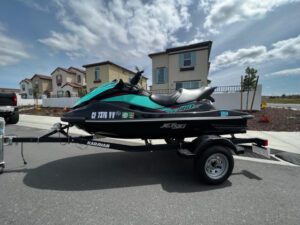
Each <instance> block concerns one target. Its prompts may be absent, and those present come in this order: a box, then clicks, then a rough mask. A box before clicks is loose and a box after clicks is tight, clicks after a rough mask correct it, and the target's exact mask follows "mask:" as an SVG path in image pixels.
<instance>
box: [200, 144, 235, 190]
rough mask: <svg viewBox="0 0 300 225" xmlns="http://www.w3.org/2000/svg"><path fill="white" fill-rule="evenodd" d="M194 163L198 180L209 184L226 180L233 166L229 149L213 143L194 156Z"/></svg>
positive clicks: (216, 183)
mask: <svg viewBox="0 0 300 225" xmlns="http://www.w3.org/2000/svg"><path fill="white" fill-rule="evenodd" d="M194 163H195V164H194V168H195V172H196V174H197V176H198V178H199V179H200V181H202V182H204V183H206V184H211V185H218V184H222V183H223V182H224V181H226V180H227V179H228V177H229V176H230V175H231V173H232V170H233V167H234V159H233V156H232V153H231V149H229V148H228V147H224V146H221V145H213V146H210V147H209V148H207V149H206V150H204V151H202V152H201V153H200V154H198V155H197V156H196V158H195V161H194Z"/></svg>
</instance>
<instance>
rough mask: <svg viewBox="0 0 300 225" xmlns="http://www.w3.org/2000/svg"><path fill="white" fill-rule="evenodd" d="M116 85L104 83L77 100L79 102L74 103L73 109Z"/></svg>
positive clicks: (114, 83)
mask: <svg viewBox="0 0 300 225" xmlns="http://www.w3.org/2000/svg"><path fill="white" fill-rule="evenodd" d="M116 85H117V83H116V82H108V83H105V84H103V85H101V86H99V87H97V88H96V89H95V90H93V91H92V92H90V93H88V94H86V95H85V96H83V97H82V98H81V99H79V100H78V101H77V102H76V103H75V105H74V106H73V107H75V106H78V105H80V104H81V103H83V102H86V101H89V100H91V99H92V98H94V97H95V96H97V95H98V94H100V93H102V92H104V91H107V90H109V89H112V88H114V87H115V86H116Z"/></svg>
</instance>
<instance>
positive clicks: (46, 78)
mask: <svg viewBox="0 0 300 225" xmlns="http://www.w3.org/2000/svg"><path fill="white" fill-rule="evenodd" d="M34 77H39V78H40V79H43V80H52V78H51V77H50V76H47V75H42V74H34V75H33V76H32V78H31V80H32V79H33V78H34Z"/></svg>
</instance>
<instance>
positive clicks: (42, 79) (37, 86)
mask: <svg viewBox="0 0 300 225" xmlns="http://www.w3.org/2000/svg"><path fill="white" fill-rule="evenodd" d="M31 83H32V92H33V95H34V94H35V93H36V95H37V97H38V98H41V97H42V95H46V96H48V97H49V96H50V93H51V91H52V78H51V77H50V76H46V75H41V74H34V75H33V76H32V78H31Z"/></svg>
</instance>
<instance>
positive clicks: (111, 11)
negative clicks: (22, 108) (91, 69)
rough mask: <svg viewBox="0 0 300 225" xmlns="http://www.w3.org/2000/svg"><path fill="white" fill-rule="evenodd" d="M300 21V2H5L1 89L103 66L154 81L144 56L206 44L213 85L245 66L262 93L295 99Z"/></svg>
mask: <svg viewBox="0 0 300 225" xmlns="http://www.w3.org/2000/svg"><path fill="white" fill-rule="evenodd" d="M299 18H300V0H263V1H257V0H243V1H241V0H197V1H192V0H152V1H145V0H130V1H122V0H111V1H101V0H84V1H81V0H53V1H51V0H2V1H0V87H11V88H17V87H18V83H19V82H20V80H22V79H24V78H26V77H28V78H30V77H32V75H33V74H35V73H38V74H45V75H50V74H51V72H52V71H53V70H54V69H55V68H56V67H58V66H61V67H69V66H77V67H81V66H82V65H84V64H88V63H94V62H99V61H106V60H110V61H112V62H115V63H117V64H120V65H122V66H125V67H127V68H129V69H131V70H134V67H135V66H138V67H139V68H143V69H144V70H145V74H146V76H148V77H149V78H151V73H152V72H151V60H150V58H149V57H148V54H150V53H153V52H158V51H163V50H165V49H166V48H169V47H176V46H181V45H186V44H192V43H197V42H202V41H207V40H211V41H213V45H212V51H211V55H210V62H211V68H210V71H209V75H208V79H210V80H212V84H211V85H212V86H225V85H237V84H239V82H240V77H241V75H244V71H245V68H246V67H247V66H250V67H254V68H256V69H257V70H258V75H259V76H260V78H259V79H260V80H259V83H261V84H262V85H263V94H264V95H281V94H300V22H299V20H300V19H299ZM150 80H151V79H150Z"/></svg>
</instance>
